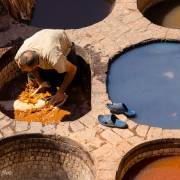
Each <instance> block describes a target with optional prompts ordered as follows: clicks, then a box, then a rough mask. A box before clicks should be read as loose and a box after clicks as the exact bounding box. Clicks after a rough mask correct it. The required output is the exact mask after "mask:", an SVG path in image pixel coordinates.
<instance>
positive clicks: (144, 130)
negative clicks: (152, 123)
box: [136, 125, 149, 137]
mask: <svg viewBox="0 0 180 180" xmlns="http://www.w3.org/2000/svg"><path fill="white" fill-rule="evenodd" d="M148 130H149V126H146V125H139V126H138V127H137V128H136V132H137V134H138V135H139V136H141V137H145V136H146V134H147V132H148Z"/></svg>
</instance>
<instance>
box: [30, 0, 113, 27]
mask: <svg viewBox="0 0 180 180" xmlns="http://www.w3.org/2000/svg"><path fill="white" fill-rule="evenodd" d="M112 7H113V1H112V0H90V1H84V0H76V1H73V0H61V1H59V0H53V1H49V0H43V1H40V0H37V1H36V3H35V8H34V11H33V16H32V20H31V22H30V24H31V25H32V26H36V27H41V28H61V29H77V28H82V27H86V26H89V25H92V24H94V23H97V22H99V21H101V20H103V19H104V18H105V17H106V16H107V15H108V14H109V13H110V12H111V10H112Z"/></svg>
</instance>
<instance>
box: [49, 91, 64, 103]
mask: <svg viewBox="0 0 180 180" xmlns="http://www.w3.org/2000/svg"><path fill="white" fill-rule="evenodd" d="M66 98H67V95H66V94H64V93H63V92H61V91H58V92H57V93H56V94H55V95H54V96H52V97H51V99H50V100H49V103H50V104H52V105H53V106H56V105H58V104H60V103H63V102H64V101H65V100H66Z"/></svg>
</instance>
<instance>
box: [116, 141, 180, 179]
mask: <svg viewBox="0 0 180 180" xmlns="http://www.w3.org/2000/svg"><path fill="white" fill-rule="evenodd" d="M179 163H180V139H158V140H154V141H149V142H145V143H143V144H140V145H138V146H136V147H134V148H133V149H131V150H130V151H129V152H128V153H127V154H126V155H125V156H124V158H123V159H122V161H121V162H120V165H119V168H118V171H117V173H116V180H145V179H146V180H151V179H153V180H167V179H169V178H170V179H173V180H178V179H179V176H180V167H179Z"/></svg>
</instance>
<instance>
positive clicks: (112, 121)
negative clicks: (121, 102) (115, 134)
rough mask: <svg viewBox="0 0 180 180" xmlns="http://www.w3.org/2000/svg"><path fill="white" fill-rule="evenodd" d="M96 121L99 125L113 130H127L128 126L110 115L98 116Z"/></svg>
mask: <svg viewBox="0 0 180 180" xmlns="http://www.w3.org/2000/svg"><path fill="white" fill-rule="evenodd" d="M98 121H99V123H100V124H101V125H103V126H107V127H114V128H127V127H128V125H127V124H126V123H125V122H123V121H121V120H120V119H118V118H117V117H116V116H115V115H114V114H110V115H99V116H98Z"/></svg>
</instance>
